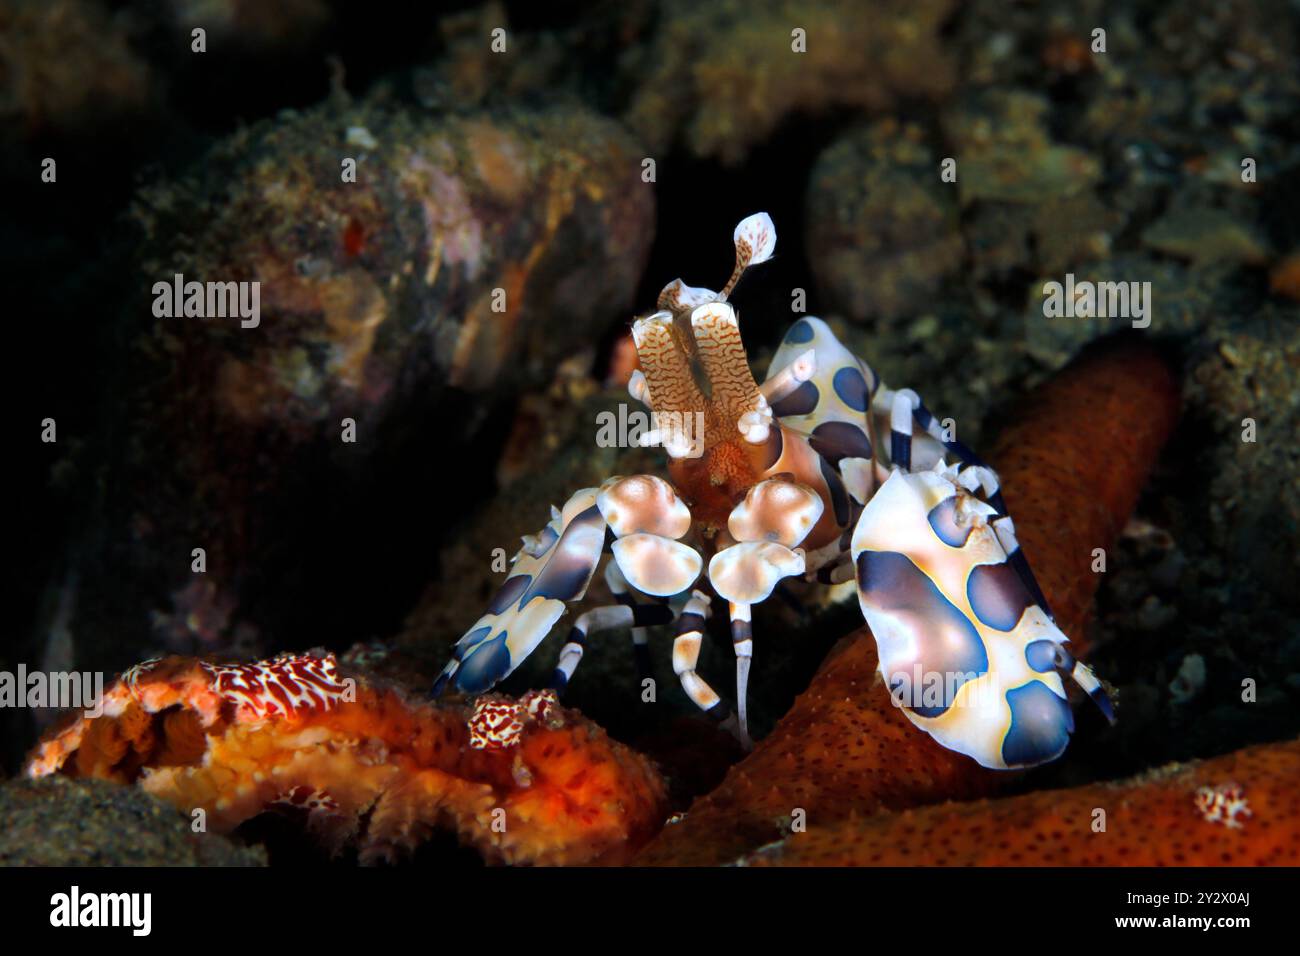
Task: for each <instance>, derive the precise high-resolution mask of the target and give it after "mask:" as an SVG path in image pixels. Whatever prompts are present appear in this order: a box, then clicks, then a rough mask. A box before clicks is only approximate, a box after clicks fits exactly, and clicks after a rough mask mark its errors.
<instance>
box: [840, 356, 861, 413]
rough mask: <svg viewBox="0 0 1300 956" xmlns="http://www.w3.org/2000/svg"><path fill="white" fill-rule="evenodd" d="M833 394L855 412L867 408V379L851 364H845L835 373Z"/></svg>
mask: <svg viewBox="0 0 1300 956" xmlns="http://www.w3.org/2000/svg"><path fill="white" fill-rule="evenodd" d="M834 385H835V394H836V395H838V396H839V397H840V401H842V402H843V403H844V404H845V405H847V406H849V408H851V409H853V410H854V411H855V412H865V411H866V410H867V395H868V391H867V380H866V379H864V378H863V377H862V373H861V372H859V371H858V370H857V369H856V368H854V367H853V366H851V365H849V366H845V367H844V368H842V369H840V370H839V371H838V372H836V373H835V378H834Z"/></svg>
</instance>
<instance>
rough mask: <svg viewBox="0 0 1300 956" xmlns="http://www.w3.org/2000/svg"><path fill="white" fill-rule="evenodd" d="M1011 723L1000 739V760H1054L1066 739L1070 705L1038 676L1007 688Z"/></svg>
mask: <svg viewBox="0 0 1300 956" xmlns="http://www.w3.org/2000/svg"><path fill="white" fill-rule="evenodd" d="M1007 705H1008V706H1009V707H1010V708H1011V727H1010V728H1009V729H1008V730H1007V736H1006V738H1005V739H1004V740H1003V741H1002V760H1003V761H1004V762H1005V763H1006V765H1007V766H1008V767H1023V766H1029V765H1033V764H1040V763H1046V762H1047V761H1049V760H1055V759H1056V758H1057V757H1059V756H1060V755H1061V754H1062V753H1063V752H1064V751H1065V747H1066V744H1068V743H1069V742H1070V734H1071V732H1072V731H1073V730H1074V715H1073V714H1072V713H1070V705H1069V703H1068V702H1066V701H1065V700H1064V699H1063V698H1062V697H1060V696H1059V695H1057V694H1056V692H1055V691H1053V690H1052V689H1051V688H1050V687H1048V686H1047V685H1046V684H1044V683H1043V682H1042V681H1040V680H1033V681H1030V682H1029V683H1028V684H1025V685H1023V686H1021V687H1016V688H1013V689H1012V690H1009V691H1007Z"/></svg>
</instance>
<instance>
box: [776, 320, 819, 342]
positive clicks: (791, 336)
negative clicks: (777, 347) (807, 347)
mask: <svg viewBox="0 0 1300 956" xmlns="http://www.w3.org/2000/svg"><path fill="white" fill-rule="evenodd" d="M814 334H815V333H814V331H813V327H812V325H811V324H809V323H808V322H807V321H806V320H804V319H800V320H799V321H798V322H796V323H795V324H794V325H792V326H790V331H789V332H786V333H785V341H784V342H782V344H783V345H785V344H790V345H803V344H804V343H805V342H811V341H812V340H813V335H814Z"/></svg>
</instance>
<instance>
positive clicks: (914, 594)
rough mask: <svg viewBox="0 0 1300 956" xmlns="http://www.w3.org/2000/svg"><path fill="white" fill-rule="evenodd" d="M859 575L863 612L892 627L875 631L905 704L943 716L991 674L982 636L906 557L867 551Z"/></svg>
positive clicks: (895, 688)
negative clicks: (967, 687)
mask: <svg viewBox="0 0 1300 956" xmlns="http://www.w3.org/2000/svg"><path fill="white" fill-rule="evenodd" d="M857 574H858V597H859V599H860V600H861V602H862V605H863V607H864V609H865V610H868V611H869V612H871V613H876V612H879V613H881V614H883V615H887V616H888V618H889V619H890V624H891V625H892V626H891V627H889V628H888V629H887V630H886V629H884V628H875V627H873V632H874V633H875V635H876V644H877V646H878V647H879V650H880V661H881V664H882V666H883V667H884V669H885V680H886V683H887V684H888V685H889V688H890V691H891V693H895V694H898V693H899V692H900V690H901V696H900V698H899V699H900V701H901V703H903V704H904V706H906V707H908V709H910V710H911V711H913V712H914V713H916V714H918V715H919V716H921V717H938V716H940V715H941V714H943V713H944V712H946V711H947V710H948V708H949V707H951V706H952V702H953V699H954V698H955V697H956V695H957V691H958V690H960V689H961V687H962V685H964V684H965V683H966V682H967V681H971V680H975V679H976V678H977V677H979V676H980V675H981V674H983V673H985V672H987V670H988V666H989V658H988V652H987V651H986V650H985V648H984V642H983V641H982V640H981V639H980V636H979V632H978V631H977V630H975V626H974V625H973V624H971V622H970V621H969V620H967V618H966V616H965V615H964V614H962V612H961V611H959V610H958V609H957V607H956V606H955V605H954V604H953V603H952V602H951V601H949V600H948V599H947V598H946V597H944V595H943V592H941V591H940V590H939V589H938V588H937V587H936V586H935V584H934V582H933V581H931V580H930V578H929V577H928V576H927V575H926V574H925V572H924V571H922V570H921V569H920V568H918V567H917V566H916V565H915V564H914V563H913V562H912V559H911V558H909V557H907V555H905V554H899V553H898V552H895V551H863V552H862V553H861V554H859V555H858V560H857ZM868 620H870V616H869V617H868ZM882 635H884V636H883V637H882ZM902 660H905V661H906V664H905V665H902V664H899V665H895V663H894V662H895V661H902Z"/></svg>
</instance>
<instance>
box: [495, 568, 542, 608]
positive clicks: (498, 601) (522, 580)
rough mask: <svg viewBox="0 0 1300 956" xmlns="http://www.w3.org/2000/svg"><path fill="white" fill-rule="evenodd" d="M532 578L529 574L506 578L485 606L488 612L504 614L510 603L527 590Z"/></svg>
mask: <svg viewBox="0 0 1300 956" xmlns="http://www.w3.org/2000/svg"><path fill="white" fill-rule="evenodd" d="M532 580H533V576H532V575H531V574H516V575H515V576H514V577H512V578H506V583H505V584H503V585H501V588H500V590H498V591H497V593H496V594H494V595H493V596H492V601H491V603H489V604H488V608H487V609H488V613H489V614H504V613H505V612H506V611H507V610H509V608H510V606H511V605H513V604H514V603H515V602H516V601H518V600H519V596H520V595H521V594H523V593H524V591H525V590H527V588H528V585H529V584H530V583H531V582H532Z"/></svg>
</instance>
